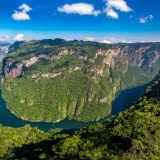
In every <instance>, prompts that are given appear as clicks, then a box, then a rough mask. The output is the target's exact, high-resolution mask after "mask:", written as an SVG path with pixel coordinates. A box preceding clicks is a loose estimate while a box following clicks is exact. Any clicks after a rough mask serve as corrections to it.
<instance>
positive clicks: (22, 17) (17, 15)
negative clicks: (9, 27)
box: [12, 4, 32, 21]
mask: <svg viewBox="0 0 160 160" xmlns="http://www.w3.org/2000/svg"><path fill="white" fill-rule="evenodd" d="M18 9H21V10H22V11H21V12H18V11H14V14H13V15H12V18H13V19H14V20H17V21H19V20H30V16H29V15H28V14H27V12H29V11H30V10H32V8H30V7H29V6H28V5H26V4H22V5H21V6H20V7H19V8H18Z"/></svg>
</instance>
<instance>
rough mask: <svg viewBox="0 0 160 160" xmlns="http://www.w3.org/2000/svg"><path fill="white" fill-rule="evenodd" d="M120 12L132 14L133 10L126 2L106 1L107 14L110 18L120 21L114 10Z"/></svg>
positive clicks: (121, 0)
mask: <svg viewBox="0 0 160 160" xmlns="http://www.w3.org/2000/svg"><path fill="white" fill-rule="evenodd" d="M114 9H116V10H119V11H121V12H130V11H132V9H131V8H130V7H129V6H127V3H126V2H125V1H124V0H106V8H105V10H104V11H105V12H106V14H107V16H108V17H110V18H114V19H118V13H117V12H116V11H115V10H114Z"/></svg>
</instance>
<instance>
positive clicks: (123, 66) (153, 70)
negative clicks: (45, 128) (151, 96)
mask: <svg viewBox="0 0 160 160" xmlns="http://www.w3.org/2000/svg"><path fill="white" fill-rule="evenodd" d="M9 50H10V51H9V54H8V55H7V57H6V58H5V59H4V61H3V73H4V75H5V81H4V82H3V97H4V98H5V100H6V104H7V107H8V108H9V109H10V110H11V112H13V113H14V114H15V115H16V116H18V117H20V118H22V119H26V120H30V121H49V122H56V121H60V120H62V119H65V118H69V119H76V120H79V121H92V120H98V119H100V118H103V117H105V116H106V115H108V114H109V113H110V110H111V102H112V100H113V99H114V98H115V94H116V92H117V91H120V90H123V89H125V88H129V87H134V86H137V85H143V84H145V83H148V82H149V81H150V80H152V79H153V77H154V76H155V75H156V74H157V73H158V71H159V69H160V43H145V44H138V43H136V44H115V45H109V44H101V43H96V42H83V41H65V40H62V39H55V40H41V41H24V42H16V43H15V44H13V45H12V46H11V47H10V49H9ZM8 97H9V98H8Z"/></svg>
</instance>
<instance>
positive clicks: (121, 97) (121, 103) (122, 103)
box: [0, 85, 147, 131]
mask: <svg viewBox="0 0 160 160" xmlns="http://www.w3.org/2000/svg"><path fill="white" fill-rule="evenodd" d="M146 87H147V85H144V86H139V87H135V88H131V89H126V90H124V91H122V92H120V93H117V95H116V99H115V100H114V101H113V103H112V112H111V114H110V115H109V116H107V117H105V118H103V119H101V120H99V121H98V122H101V123H103V122H105V121H106V119H107V118H110V117H112V115H117V114H118V113H119V112H121V111H124V110H125V109H126V108H129V107H130V106H131V105H132V104H133V103H134V102H135V101H137V99H138V98H139V97H140V96H141V95H142V94H143V93H144V91H145V89H146ZM1 93H2V91H1V90H0V123H1V124H3V125H4V126H10V127H14V128H17V127H22V126H24V125H26V124H29V125H30V126H32V127H34V126H38V128H39V129H41V130H44V131H48V130H49V129H53V128H63V130H76V129H80V128H83V127H88V126H90V125H94V124H96V123H97V122H78V121H76V120H68V119H65V120H62V121H60V122H57V123H47V122H29V121H24V120H21V119H20V118H17V117H16V116H14V115H13V114H12V113H11V112H10V111H9V110H8V109H7V108H6V104H5V101H4V100H3V98H2V96H1Z"/></svg>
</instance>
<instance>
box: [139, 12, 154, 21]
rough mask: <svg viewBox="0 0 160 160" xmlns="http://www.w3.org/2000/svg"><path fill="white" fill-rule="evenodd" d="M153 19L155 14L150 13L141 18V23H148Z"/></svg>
mask: <svg viewBox="0 0 160 160" xmlns="http://www.w3.org/2000/svg"><path fill="white" fill-rule="evenodd" d="M152 19H153V16H152V15H151V14H150V15H149V16H146V17H144V18H139V22H140V23H147V22H148V21H151V20H152Z"/></svg>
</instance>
